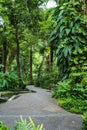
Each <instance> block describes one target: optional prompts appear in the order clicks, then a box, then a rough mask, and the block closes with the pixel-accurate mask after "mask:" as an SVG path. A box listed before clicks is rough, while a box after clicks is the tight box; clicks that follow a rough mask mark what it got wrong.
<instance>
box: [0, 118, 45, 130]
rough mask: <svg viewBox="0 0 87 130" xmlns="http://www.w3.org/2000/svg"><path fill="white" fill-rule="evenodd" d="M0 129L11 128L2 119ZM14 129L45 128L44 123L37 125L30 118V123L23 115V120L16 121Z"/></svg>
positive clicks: (39, 129) (40, 129)
mask: <svg viewBox="0 0 87 130" xmlns="http://www.w3.org/2000/svg"><path fill="white" fill-rule="evenodd" d="M0 130H9V128H8V127H7V126H6V125H4V124H3V122H1V121H0ZM14 130H45V129H44V128H43V125H42V124H39V125H37V126H36V125H35V123H34V122H33V120H32V119H31V118H30V119H29V123H27V121H26V120H24V119H23V118H22V117H21V121H19V122H16V125H15V126H14Z"/></svg>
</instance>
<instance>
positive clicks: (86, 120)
mask: <svg viewBox="0 0 87 130" xmlns="http://www.w3.org/2000/svg"><path fill="white" fill-rule="evenodd" d="M82 119H83V123H82V130H87V112H86V113H84V115H83V116H82Z"/></svg>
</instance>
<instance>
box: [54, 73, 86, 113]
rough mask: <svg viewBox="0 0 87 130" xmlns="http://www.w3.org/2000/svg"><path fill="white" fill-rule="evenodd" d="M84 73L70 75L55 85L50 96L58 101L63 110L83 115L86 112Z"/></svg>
mask: <svg viewBox="0 0 87 130" xmlns="http://www.w3.org/2000/svg"><path fill="white" fill-rule="evenodd" d="M86 76H87V75H86V73H84V72H77V73H72V74H71V75H70V77H69V79H66V80H64V81H60V82H58V83H57V85H56V87H55V90H54V91H53V94H52V96H53V97H55V98H57V99H58V103H59V105H60V106H62V107H64V108H65V109H67V110H69V111H71V112H76V113H83V112H85V111H86V110H87V83H86V81H85V77H86Z"/></svg>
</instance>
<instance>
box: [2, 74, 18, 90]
mask: <svg viewBox="0 0 87 130" xmlns="http://www.w3.org/2000/svg"><path fill="white" fill-rule="evenodd" d="M17 85H18V76H17V74H16V73H14V72H6V73H3V72H0V90H8V89H13V88H16V87H17Z"/></svg>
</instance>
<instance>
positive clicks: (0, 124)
mask: <svg viewBox="0 0 87 130" xmlns="http://www.w3.org/2000/svg"><path fill="white" fill-rule="evenodd" d="M0 130H9V129H8V127H7V126H6V125H4V124H3V122H2V121H0Z"/></svg>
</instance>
